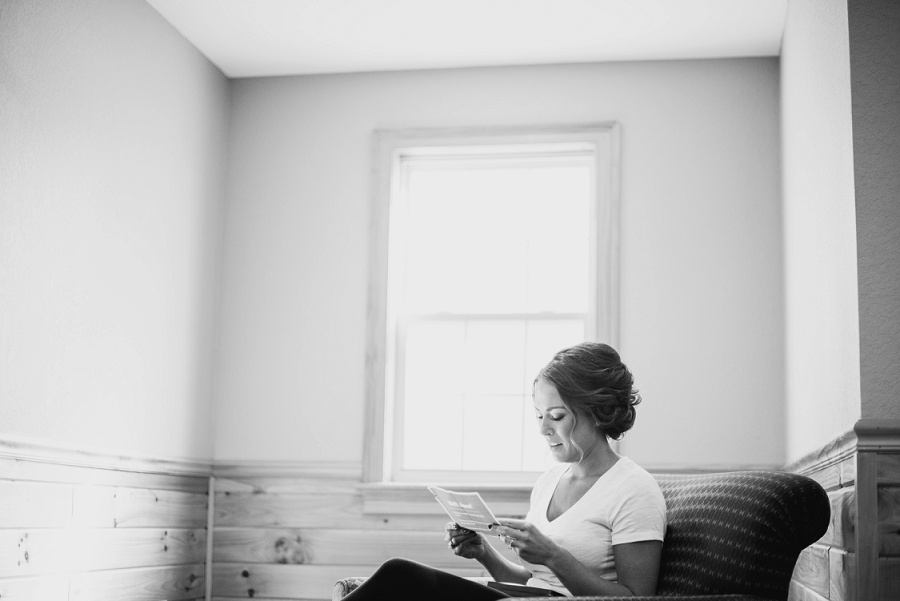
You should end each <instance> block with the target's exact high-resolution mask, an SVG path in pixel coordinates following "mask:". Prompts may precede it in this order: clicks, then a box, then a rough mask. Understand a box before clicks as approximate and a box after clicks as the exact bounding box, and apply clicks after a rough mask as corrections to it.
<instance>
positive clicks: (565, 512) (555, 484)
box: [544, 455, 624, 524]
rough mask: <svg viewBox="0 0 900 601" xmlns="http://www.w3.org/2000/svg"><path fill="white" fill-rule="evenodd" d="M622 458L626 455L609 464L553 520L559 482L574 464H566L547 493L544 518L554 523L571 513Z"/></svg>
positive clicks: (549, 522)
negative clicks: (552, 514) (552, 505)
mask: <svg viewBox="0 0 900 601" xmlns="http://www.w3.org/2000/svg"><path fill="white" fill-rule="evenodd" d="M622 459H624V457H622V456H621V455H619V458H618V459H616V462H615V463H613V464H612V465H611V466H609V469H608V470H606V471H605V472H603V473H602V474H600V475H599V476H597V479H596V480H594V483H593V484H591V485H590V486H589V487H588V488H587V490H585V491H584V493H582V495H581V496H580V497H578V499H577V500H576V501H575V502H574V503H572V505H571V506H569V508H568V509H566V510H565V511H562V512H560V514H559V515H558V516H556V517H555V518H553V519H552V520H551V519H550V515H549V514H550V503H552V502H553V495H555V494H556V489H557V488H559V483H560V481H561V480H562V478H563V476H565V475H566V474H567V473H569V470H571V469H572V465H571V464H569V465H568V466H566V469H564V470H560V472H559V475H558V476H557V477H556V482H554V483H553V488H552V489H551V490H550V494H549V495H547V503H546V504H545V506H544V519H545V520H546V521H547V523H548V524H552V523H553V522H555V521H556V520H558V519H560V518H561V517H563V516H564V515H566V514H567V513H569V511H571V510H572V509H574V508H575V506H576V505H578V504H579V503H581V501H582V499H584V498H585V497H586V496H588V494H590V492H591V491H592V490H594V488H595V487H596V486H597V485H598V484H599V483H600V481H601V480H603V479H604V478H605V477H606V475H607V474H609V473H610V472H611V471H613V470H614V469H615V468H616V466H617V465H619V462H621V461H622Z"/></svg>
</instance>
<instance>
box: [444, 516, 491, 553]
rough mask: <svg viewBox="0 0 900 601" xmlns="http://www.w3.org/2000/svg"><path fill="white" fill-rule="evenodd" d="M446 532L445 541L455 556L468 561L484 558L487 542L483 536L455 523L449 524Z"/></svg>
mask: <svg viewBox="0 0 900 601" xmlns="http://www.w3.org/2000/svg"><path fill="white" fill-rule="evenodd" d="M446 530H447V536H446V537H445V538H444V540H445V541H447V543H448V546H449V547H450V550H451V551H453V553H454V554H455V555H459V556H460V557H464V558H466V559H481V558H482V557H484V554H485V547H486V545H487V542H485V540H484V537H483V536H482V535H481V534H479V533H478V532H475V531H473V530H468V529H466V528H460V527H459V526H458V525H457V524H454V523H453V522H450V523H448V524H447V526H446Z"/></svg>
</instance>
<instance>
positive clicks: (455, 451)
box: [403, 393, 463, 470]
mask: <svg viewBox="0 0 900 601" xmlns="http://www.w3.org/2000/svg"><path fill="white" fill-rule="evenodd" d="M409 400H410V401H411V402H408V403H406V406H405V408H404V427H403V468H404V469H407V470H458V469H461V468H462V457H463V455H462V445H463V439H462V437H461V436H460V435H459V432H460V423H459V421H460V420H458V419H457V418H456V415H458V414H459V413H461V411H460V408H461V407H462V406H463V401H462V395H452V394H441V393H432V394H424V395H420V396H418V397H416V398H414V399H409Z"/></svg>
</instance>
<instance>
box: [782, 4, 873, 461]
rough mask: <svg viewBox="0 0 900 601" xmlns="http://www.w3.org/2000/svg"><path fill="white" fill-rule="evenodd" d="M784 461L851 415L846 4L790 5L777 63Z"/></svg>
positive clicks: (825, 438)
mask: <svg viewBox="0 0 900 601" xmlns="http://www.w3.org/2000/svg"><path fill="white" fill-rule="evenodd" d="M781 102H782V129H783V149H782V152H783V155H784V167H783V179H784V230H785V251H784V253H785V257H784V260H785V280H786V285H785V299H786V300H785V316H786V317H785V319H786V329H785V354H786V357H785V372H786V375H787V377H786V405H787V444H788V448H787V460H788V461H794V460H797V459H799V458H800V457H802V456H803V455H805V454H806V453H809V452H812V451H814V450H816V449H818V448H819V447H821V446H822V445H824V444H826V443H828V442H830V441H831V440H833V439H834V438H835V437H837V436H839V435H841V434H844V433H845V432H847V431H849V430H850V429H851V428H852V427H853V425H854V424H855V423H856V421H857V420H858V419H859V418H860V370H859V317H858V315H859V313H858V300H857V264H856V214H855V209H854V183H853V133H852V126H851V122H850V115H851V112H850V111H851V106H850V63H849V51H848V41H847V5H846V0H828V1H822V0H791V2H790V3H789V4H788V14H787V23H786V28H785V35H784V42H783V47H782V57H781Z"/></svg>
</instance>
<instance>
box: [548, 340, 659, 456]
mask: <svg viewBox="0 0 900 601" xmlns="http://www.w3.org/2000/svg"><path fill="white" fill-rule="evenodd" d="M538 379H543V380H544V381H546V382H548V383H549V384H552V385H553V386H554V387H555V388H556V390H557V392H559V396H560V397H561V398H562V400H563V401H564V402H565V403H566V405H567V406H568V407H569V409H570V410H572V411H573V412H575V413H576V415H578V414H580V415H582V416H586V417H587V418H589V419H591V420H593V421H594V423H595V425H596V426H597V427H598V428H599V429H600V430H601V431H602V432H603V433H604V434H606V435H607V436H608V437H609V438H612V439H614V440H618V439H619V438H621V437H622V434H624V433H625V432H627V431H628V430H630V429H631V426H633V425H634V419H635V416H636V412H635V409H634V406H635V405H637V404H638V403H640V402H641V395H639V394H638V391H637V390H635V389H634V377H633V376H632V375H631V372H630V371H628V367H626V365H625V364H624V363H622V359H620V358H619V353H617V352H616V350H615V349H614V348H612V347H611V346H609V345H608V344H603V343H600V342H583V343H581V344H578V345H576V346H573V347H570V348H567V349H564V350H561V351H559V352H558V353H556V355H555V356H554V357H553V359H552V360H551V361H550V363H548V364H547V365H546V366H545V367H544V369H542V370H541V371H540V373H539V374H538V375H537V378H535V381H537V380H538Z"/></svg>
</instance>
